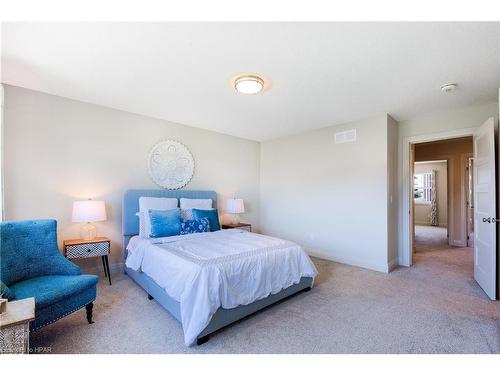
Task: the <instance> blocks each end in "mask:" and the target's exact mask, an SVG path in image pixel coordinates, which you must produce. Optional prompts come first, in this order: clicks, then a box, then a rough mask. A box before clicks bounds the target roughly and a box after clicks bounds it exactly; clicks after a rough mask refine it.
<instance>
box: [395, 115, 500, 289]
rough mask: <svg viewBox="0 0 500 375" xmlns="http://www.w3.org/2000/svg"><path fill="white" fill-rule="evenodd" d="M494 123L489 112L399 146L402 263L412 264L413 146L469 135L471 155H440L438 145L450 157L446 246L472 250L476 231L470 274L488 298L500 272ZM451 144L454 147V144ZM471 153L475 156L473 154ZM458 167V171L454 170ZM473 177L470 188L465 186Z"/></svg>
mask: <svg viewBox="0 0 500 375" xmlns="http://www.w3.org/2000/svg"><path fill="white" fill-rule="evenodd" d="M497 129H498V127H497V124H496V122H495V120H494V119H493V118H489V119H488V120H487V121H485V122H484V123H483V124H482V125H481V126H480V127H478V128H475V129H474V128H471V129H461V130H458V131H451V132H445V133H438V134H432V135H421V136H412V137H407V138H404V139H403V148H402V151H403V201H402V206H401V208H402V213H403V215H408V216H406V217H407V218H408V219H407V220H406V219H404V220H403V223H402V233H401V239H402V242H401V251H400V264H401V265H405V266H411V265H412V264H413V261H414V245H415V223H414V208H415V205H414V203H415V202H414V199H415V197H414V190H413V182H414V166H415V164H414V163H415V161H421V160H415V147H417V146H419V145H420V144H425V143H431V142H435V141H439V142H443V144H442V147H445V148H446V146H445V144H448V146H449V145H450V144H452V143H453V142H458V141H459V138H469V139H471V137H472V142H473V154H472V155H467V152H465V153H459V154H460V155H455V156H454V158H453V159H450V158H447V157H446V156H443V155H445V154H446V152H444V151H443V150H442V152H441V153H442V155H441V157H440V158H439V159H443V160H447V163H448V168H447V170H448V209H447V213H448V220H447V221H448V225H447V234H448V246H449V247H450V248H452V249H465V250H466V251H468V253H469V254H470V248H469V247H468V246H469V245H470V244H471V242H470V238H468V236H470V235H471V234H474V238H473V241H474V242H473V245H474V250H473V252H472V265H473V279H474V280H475V281H477V284H476V285H477V286H480V287H481V288H482V289H483V291H484V292H485V293H486V294H487V295H488V297H490V298H491V299H496V298H498V297H497V295H498V289H497V276H499V275H500V273H497V268H498V267H500V258H499V257H498V256H497V253H498V249H497V241H496V233H497V230H496V227H497V225H495V224H498V223H499V222H500V219H497V217H498V216H497V207H496V203H497V195H496V194H497V193H496V192H497V189H496V177H495V176H496V175H497V172H496V171H497V168H496V165H497V157H496V154H497V152H496V150H497V148H498V142H497V137H498V132H497ZM448 149H450V147H448ZM451 149H454V150H455V151H456V150H457V149H456V148H454V147H451ZM434 156H436V155H434ZM472 157H474V159H472V160H471V158H472ZM427 160H430V159H427ZM434 160H435V158H434ZM471 166H473V168H471V169H472V171H473V176H472V177H471V176H470V174H469V168H470V167H471ZM457 171H458V172H459V173H456V172H457ZM452 175H455V176H456V177H454V178H453V180H451V176H452ZM457 176H458V177H457ZM471 183H472V189H471V186H469V184H471ZM471 193H472V196H473V199H468V198H467V197H468V196H469V195H470V194H471ZM452 200H453V202H452ZM457 202H462V204H457ZM403 217H404V216H403ZM471 217H473V221H472V223H470V222H469V220H468V219H467V218H471ZM467 249H468V250H467ZM445 254H448V253H445ZM469 258H470V255H469ZM497 261H498V264H497ZM468 268H470V267H468ZM468 272H470V270H469V271H468ZM478 284H479V285H478Z"/></svg>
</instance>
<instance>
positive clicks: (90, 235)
mask: <svg viewBox="0 0 500 375" xmlns="http://www.w3.org/2000/svg"><path fill="white" fill-rule="evenodd" d="M96 237H97V228H96V226H95V225H93V224H91V223H87V224H85V225H82V228H81V230H80V238H81V239H82V240H92V239H94V238H96Z"/></svg>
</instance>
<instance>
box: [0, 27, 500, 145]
mask: <svg viewBox="0 0 500 375" xmlns="http://www.w3.org/2000/svg"><path fill="white" fill-rule="evenodd" d="M2 65H3V78H2V80H3V82H4V83H7V84H11V85H16V86H21V87H26V88H30V89H33V90H38V91H42V92H46V93H50V94H54V95H59V96H64V97H68V98H72V99H77V100H81V101H84V102H89V103H95V104H99V105H103V106H107V107H112V108H116V109H121V110H125V111H129V112H133V113H138V114H143V115H147V116H152V117H156V118H161V119H165V120H169V121H173V122H178V123H182V124H186V125H191V126H195V127H199V128H204V129H209V130H214V131H218V132H222V133H226V134H231V135H236V136H239V137H243V138H248V139H254V140H258V141H263V140H270V139H274V138H278V137H282V136H286V135H289V134H294V133H299V132H303V131H307V130H311V129H315V128H321V127H325V126H329V125H335V124H340V123H345V122H349V121H354V120H359V119H364V118H368V117H371V116H377V115H381V114H383V113H386V112H387V113H390V114H391V115H392V116H393V117H394V118H395V119H397V120H404V119H408V118H411V117H413V116H416V115H418V114H421V113H426V112H431V111H437V110H446V109H452V108H456V107H461V106H467V105H472V104H476V103H482V102H485V101H493V100H497V99H498V88H499V86H500V23H473V22H464V23H3V31H2ZM246 72H252V73H259V74H261V75H262V76H263V77H264V79H266V86H267V87H266V89H265V91H264V92H263V93H261V94H257V95H241V94H238V93H236V92H235V90H234V89H233V88H232V86H231V79H232V78H233V77H234V76H236V75H238V74H240V73H246ZM449 82H456V83H458V85H459V88H458V89H457V90H456V91H454V92H451V93H448V94H443V93H441V91H440V86H441V85H443V84H445V83H449Z"/></svg>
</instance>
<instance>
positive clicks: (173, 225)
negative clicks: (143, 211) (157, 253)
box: [149, 208, 181, 237]
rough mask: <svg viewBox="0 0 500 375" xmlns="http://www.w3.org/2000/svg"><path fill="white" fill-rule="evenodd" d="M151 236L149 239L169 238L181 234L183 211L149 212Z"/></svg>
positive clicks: (176, 209)
mask: <svg viewBox="0 0 500 375" xmlns="http://www.w3.org/2000/svg"><path fill="white" fill-rule="evenodd" d="M149 219H150V220H151V234H150V235H149V237H169V236H178V235H179V234H181V210H180V208H174V209H173V210H149Z"/></svg>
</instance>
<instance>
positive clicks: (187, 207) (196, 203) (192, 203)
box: [180, 198, 212, 220]
mask: <svg viewBox="0 0 500 375" xmlns="http://www.w3.org/2000/svg"><path fill="white" fill-rule="evenodd" d="M180 201H181V204H180V205H181V217H182V218H183V219H184V220H193V211H192V210H193V208H197V209H199V210H210V209H211V208H212V200H211V199H190V198H181V199H180Z"/></svg>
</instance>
